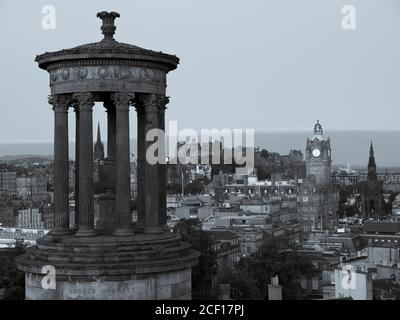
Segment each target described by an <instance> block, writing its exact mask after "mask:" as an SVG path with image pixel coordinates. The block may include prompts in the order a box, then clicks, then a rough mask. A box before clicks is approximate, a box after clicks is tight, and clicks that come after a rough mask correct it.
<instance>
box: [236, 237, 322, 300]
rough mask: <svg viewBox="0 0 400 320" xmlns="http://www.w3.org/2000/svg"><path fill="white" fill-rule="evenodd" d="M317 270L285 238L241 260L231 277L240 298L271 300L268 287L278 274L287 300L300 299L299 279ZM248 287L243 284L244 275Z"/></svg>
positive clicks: (270, 242)
mask: <svg viewBox="0 0 400 320" xmlns="http://www.w3.org/2000/svg"><path fill="white" fill-rule="evenodd" d="M316 271H317V270H316V269H315V267H314V266H313V264H312V262H311V260H310V259H309V258H308V257H307V256H305V255H302V254H300V253H298V252H297V250H296V248H295V247H294V246H293V245H292V244H290V243H289V241H288V240H286V239H283V238H272V239H269V240H268V241H267V242H266V243H265V244H264V245H263V246H262V247H261V248H260V249H259V250H258V252H257V253H255V254H253V255H251V256H250V257H247V258H242V259H241V260H240V261H239V263H238V266H237V271H236V272H235V275H234V276H233V277H231V282H228V283H230V284H231V286H232V292H233V293H235V295H236V296H237V297H243V296H245V295H247V296H252V297H260V298H262V299H267V298H268V284H270V282H271V278H272V277H273V276H275V275H278V276H279V279H280V280H279V281H280V284H281V285H282V286H283V298H284V299H285V300H295V299H296V300H297V299H303V298H304V297H305V292H304V291H303V290H302V289H301V287H300V283H299V279H300V278H301V276H303V275H307V274H309V273H312V272H316ZM239 275H244V279H247V280H245V281H247V282H248V284H251V286H250V285H248V286H246V285H245V284H244V283H243V280H244V279H243V276H242V279H241V276H239Z"/></svg>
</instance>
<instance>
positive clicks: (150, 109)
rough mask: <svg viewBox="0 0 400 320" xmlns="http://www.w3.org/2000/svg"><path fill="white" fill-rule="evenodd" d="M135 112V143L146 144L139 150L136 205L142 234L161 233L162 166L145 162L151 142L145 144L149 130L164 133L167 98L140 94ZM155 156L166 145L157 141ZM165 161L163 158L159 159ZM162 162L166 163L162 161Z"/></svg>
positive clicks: (164, 214) (163, 167) (163, 192)
mask: <svg viewBox="0 0 400 320" xmlns="http://www.w3.org/2000/svg"><path fill="white" fill-rule="evenodd" d="M136 102H137V103H136V105H137V111H138V122H139V123H138V140H139V141H145V142H144V145H141V146H140V145H139V147H138V174H140V176H139V178H140V179H138V204H139V209H141V210H144V214H143V213H140V215H139V217H140V216H142V217H143V219H144V232H145V233H161V232H163V229H164V227H165V224H166V208H165V206H166V201H165V197H166V193H165V181H164V180H165V165H164V164H160V163H158V162H157V163H154V164H152V163H150V162H149V161H148V159H146V152H147V149H148V148H149V147H150V146H151V145H152V144H153V143H154V141H146V136H147V133H148V132H149V131H150V130H152V129H161V130H164V129H165V124H164V123H165V120H164V112H165V105H166V103H167V102H168V98H166V97H165V96H162V95H156V94H140V95H139V96H138V98H137V99H136ZM159 146H160V147H161V150H160V149H159V150H158V152H162V150H164V149H165V141H160V144H159ZM161 158H165V155H161ZM162 160H163V162H164V161H165V159H162Z"/></svg>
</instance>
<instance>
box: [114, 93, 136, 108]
mask: <svg viewBox="0 0 400 320" xmlns="http://www.w3.org/2000/svg"><path fill="white" fill-rule="evenodd" d="M134 98H135V94H134V93H129V92H116V93H113V94H111V101H112V102H113V103H114V104H115V108H116V110H125V111H126V110H129V107H130V106H131V105H132V101H133V99H134Z"/></svg>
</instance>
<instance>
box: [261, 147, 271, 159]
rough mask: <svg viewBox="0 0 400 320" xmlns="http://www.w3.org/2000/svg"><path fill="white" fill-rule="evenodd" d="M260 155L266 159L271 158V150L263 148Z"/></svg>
mask: <svg viewBox="0 0 400 320" xmlns="http://www.w3.org/2000/svg"><path fill="white" fill-rule="evenodd" d="M260 157H262V158H264V159H268V158H269V152H268V151H267V150H265V149H262V150H261V152H260Z"/></svg>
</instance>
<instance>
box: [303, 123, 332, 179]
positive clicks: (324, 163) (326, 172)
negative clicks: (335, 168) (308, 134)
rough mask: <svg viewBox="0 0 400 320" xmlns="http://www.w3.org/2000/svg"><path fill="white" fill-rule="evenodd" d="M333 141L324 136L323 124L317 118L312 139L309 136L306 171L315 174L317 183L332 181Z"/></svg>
mask: <svg viewBox="0 0 400 320" xmlns="http://www.w3.org/2000/svg"><path fill="white" fill-rule="evenodd" d="M331 163H332V159H331V141H330V138H329V137H328V138H326V139H325V137H324V134H323V130H322V126H321V124H320V123H319V121H318V120H317V123H316V124H315V126H314V134H313V137H312V139H309V138H307V145H306V173H307V178H308V177H311V176H314V177H315V183H316V184H318V185H326V184H328V183H329V182H330V181H331Z"/></svg>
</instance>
